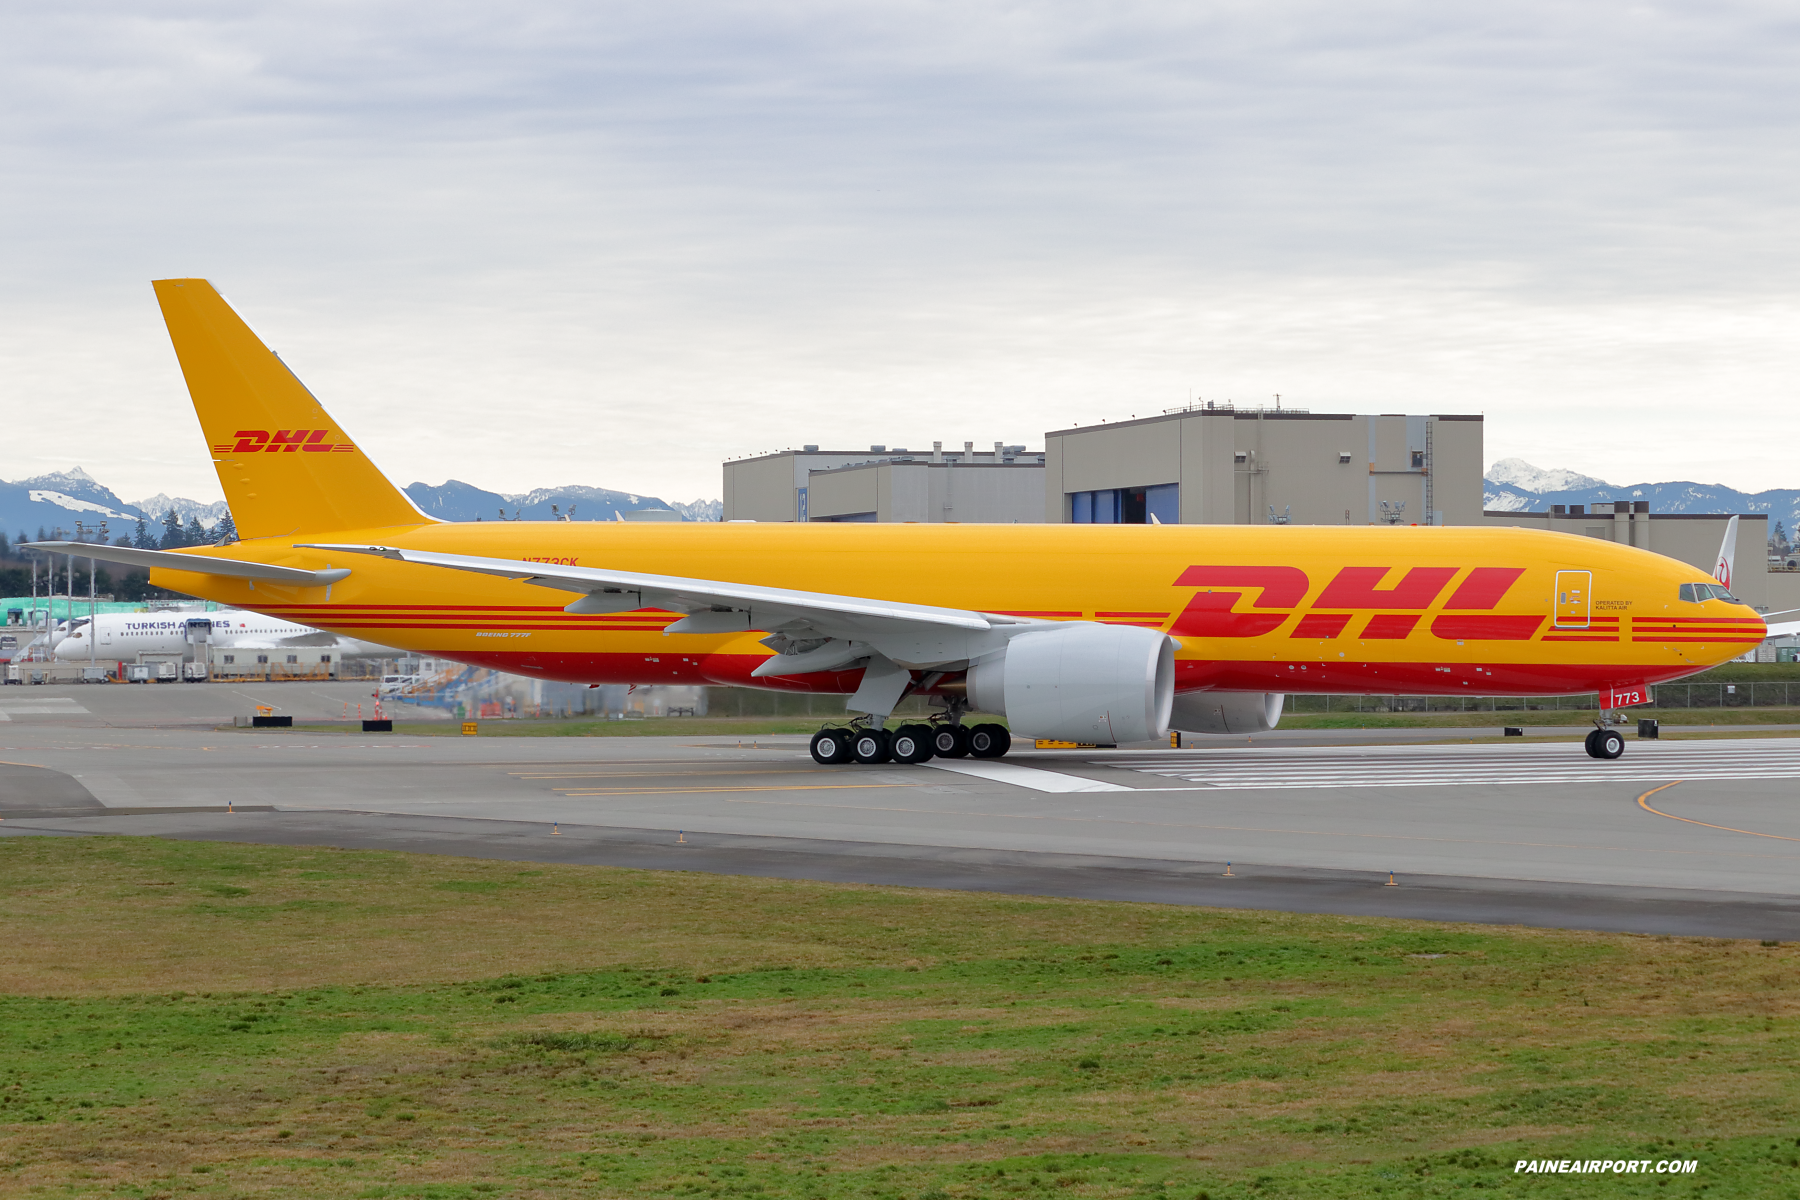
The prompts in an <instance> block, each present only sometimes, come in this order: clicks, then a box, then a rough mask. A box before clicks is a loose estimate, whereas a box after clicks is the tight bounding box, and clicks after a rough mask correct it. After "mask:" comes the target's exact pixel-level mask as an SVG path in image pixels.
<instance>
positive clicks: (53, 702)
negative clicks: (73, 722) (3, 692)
mask: <svg viewBox="0 0 1800 1200" xmlns="http://www.w3.org/2000/svg"><path fill="white" fill-rule="evenodd" d="M86 711H87V709H86V708H85V707H83V706H82V705H80V704H77V703H76V702H75V701H74V700H73V699H70V698H67V697H62V696H33V697H31V698H29V699H27V698H25V697H20V698H19V699H17V700H14V699H12V698H11V697H0V721H10V720H12V719H13V717H14V716H29V715H31V714H34V713H36V714H40V715H42V714H49V715H52V716H69V715H71V714H73V713H84V712H86Z"/></svg>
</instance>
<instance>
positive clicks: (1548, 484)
mask: <svg viewBox="0 0 1800 1200" xmlns="http://www.w3.org/2000/svg"><path fill="white" fill-rule="evenodd" d="M1487 480H1488V482H1489V483H1505V484H1511V485H1512V486H1513V487H1515V488H1518V489H1520V490H1522V491H1527V492H1572V491H1575V490H1577V489H1579V488H1591V487H1605V486H1607V484H1606V481H1605V480H1604V479H1595V478H1594V477H1593V476H1592V475H1583V474H1582V473H1581V472H1579V471H1570V470H1568V469H1566V468H1563V467H1557V468H1555V469H1554V470H1549V471H1546V470H1544V469H1543V468H1542V467H1534V466H1532V465H1531V464H1530V463H1528V462H1526V461H1525V460H1524V459H1522V458H1503V459H1501V460H1500V461H1499V462H1497V463H1495V464H1494V465H1493V466H1491V467H1489V468H1488V469H1487Z"/></svg>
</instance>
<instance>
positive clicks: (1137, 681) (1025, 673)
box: [968, 622, 1175, 744]
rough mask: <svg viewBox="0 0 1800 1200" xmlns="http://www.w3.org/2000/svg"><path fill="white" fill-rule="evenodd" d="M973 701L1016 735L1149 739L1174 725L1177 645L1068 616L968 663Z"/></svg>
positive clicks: (1127, 627)
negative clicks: (1067, 619)
mask: <svg viewBox="0 0 1800 1200" xmlns="http://www.w3.org/2000/svg"><path fill="white" fill-rule="evenodd" d="M968 686H969V703H970V704H972V705H973V706H974V707H976V708H978V709H980V710H981V711H982V712H991V713H998V714H1000V715H1001V716H1004V717H1005V718H1006V720H1007V723H1008V724H1009V725H1011V726H1012V730H1013V732H1014V733H1015V734H1019V735H1021V736H1024V737H1033V738H1053V739H1056V740H1058V741H1068V742H1108V743H1115V744H1116V743H1120V742H1147V741H1152V740H1154V739H1157V738H1161V737H1164V736H1166V735H1167V734H1168V731H1169V705H1170V703H1171V702H1172V701H1173V700H1174V698H1175V643H1174V642H1173V641H1171V640H1170V639H1169V637H1168V636H1167V635H1166V634H1162V633H1159V632H1157V631H1156V630H1154V629H1141V628H1137V627H1134V626H1130V625H1096V624H1091V623H1087V622H1070V623H1069V624H1067V625H1064V626H1062V627H1060V628H1057V629H1045V630H1040V631H1037V632H1035V633H1022V634H1020V635H1019V636H1018V637H1015V638H1013V639H1012V640H1010V641H1008V642H1007V643H1006V649H1004V650H1002V651H1001V652H1000V653H998V654H994V655H990V656H989V657H987V658H984V659H982V660H981V661H979V662H977V663H975V664H974V665H973V666H972V667H970V668H969V685H968Z"/></svg>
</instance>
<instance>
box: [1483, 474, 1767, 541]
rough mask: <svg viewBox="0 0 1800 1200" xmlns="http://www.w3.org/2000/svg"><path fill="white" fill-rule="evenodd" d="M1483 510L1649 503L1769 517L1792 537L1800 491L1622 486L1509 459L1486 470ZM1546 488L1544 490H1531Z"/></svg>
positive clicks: (1653, 507)
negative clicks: (1762, 514)
mask: <svg viewBox="0 0 1800 1200" xmlns="http://www.w3.org/2000/svg"><path fill="white" fill-rule="evenodd" d="M1484 482H1485V487H1484V488H1483V489H1482V493H1483V507H1485V508H1487V509H1489V510H1490V511H1493V512H1545V511H1547V510H1548V509H1549V508H1550V506H1551V505H1553V504H1562V505H1570V504H1580V505H1583V506H1588V507H1591V506H1593V505H1596V504H1599V505H1605V506H1608V507H1610V506H1611V505H1612V503H1613V502H1614V501H1616V500H1647V501H1649V502H1650V511H1651V512H1653V513H1767V514H1768V515H1769V529H1770V531H1771V532H1773V531H1774V528H1775V522H1777V521H1780V522H1781V523H1782V525H1783V527H1784V528H1785V529H1786V530H1787V531H1788V532H1789V533H1790V534H1792V533H1793V531H1794V529H1795V527H1796V525H1797V524H1800V488H1770V489H1769V490H1768V491H1764V492H1754V493H1751V492H1740V491H1738V490H1737V489H1736V488H1731V487H1726V486H1725V485H1723V484H1707V483H1694V482H1692V481H1689V480H1674V481H1671V482H1667V483H1634V484H1626V485H1624V486H1619V485H1615V484H1610V483H1607V482H1605V481H1603V480H1599V479H1595V478H1593V477H1592V476H1589V475H1583V474H1581V473H1579V472H1577V471H1569V470H1562V469H1558V470H1550V471H1546V470H1543V469H1541V468H1538V467H1534V466H1532V465H1531V464H1530V463H1528V462H1525V461H1523V460H1522V459H1517V458H1509V459H1504V460H1502V461H1501V462H1497V463H1495V464H1494V465H1493V466H1492V467H1490V468H1488V472H1487V478H1486V480H1485V481H1484ZM1528 484H1543V485H1545V486H1544V487H1542V489H1541V490H1540V489H1537V488H1533V487H1530V486H1527V485H1528Z"/></svg>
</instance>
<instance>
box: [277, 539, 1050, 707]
mask: <svg viewBox="0 0 1800 1200" xmlns="http://www.w3.org/2000/svg"><path fill="white" fill-rule="evenodd" d="M297 548H299V547H298V546H297ZM304 548H306V549H314V550H330V551H333V552H337V553H347V554H373V555H377V556H379V557H381V558H388V559H393V560H395V561H396V562H406V563H415V564H417V565H419V566H426V567H437V568H443V569H448V570H454V571H472V572H475V573H477V574H481V575H498V576H501V577H503V578H507V579H517V580H520V581H521V582H524V583H531V584H536V585H538V586H540V587H549V588H557V589H560V590H562V591H566V592H579V593H582V597H581V599H579V600H576V601H574V602H573V603H571V604H569V605H567V606H566V611H568V612H571V613H615V612H631V611H634V610H637V609H642V608H661V609H667V610H669V611H672V612H680V613H685V614H686V616H684V617H683V618H682V619H681V620H679V621H676V622H674V623H673V624H671V625H670V626H669V627H668V628H667V630H665V632H667V633H707V634H720V633H739V632H746V631H749V630H763V631H767V632H768V633H770V634H771V636H770V637H768V638H765V639H764V642H765V644H767V645H769V646H770V647H771V648H772V649H774V650H776V651H777V656H776V658H773V659H771V660H769V661H768V662H766V663H764V664H762V666H760V667H758V668H757V670H756V674H758V675H762V676H769V675H790V674H800V673H803V672H809V671H830V670H835V669H837V668H838V667H844V666H848V665H850V664H851V663H854V662H857V661H860V660H863V659H871V658H873V657H874V656H876V655H879V656H881V657H884V658H887V659H889V660H891V661H892V662H894V663H896V664H902V665H907V666H913V667H932V666H942V665H945V664H949V663H960V662H966V661H968V660H969V659H971V658H974V657H976V656H977V655H980V654H984V653H987V652H988V651H990V650H996V649H999V648H1000V647H1001V646H1003V645H1005V643H1006V640H1007V638H1008V637H1010V636H1011V635H1012V634H1014V633H1019V632H1023V631H1025V630H1026V629H1031V628H1039V627H1042V626H1043V625H1045V624H1049V622H1043V621H1033V620H1029V619H1027V618H1021V617H1008V616H1002V615H998V614H994V613H981V612H972V611H970V610H967V609H958V608H938V607H935V606H933V605H928V604H908V603H905V602H902V601H895V600H876V599H869V598H865V597H861V596H839V595H833V594H831V593H829V592H802V591H795V590H793V589H789V588H775V587H765V586H762V585H760V584H748V583H730V582H726V581H722V580H716V579H689V578H685V577H682V576H678V575H649V574H644V573H641V572H636V571H612V570H605V569H601V568H595V567H571V566H563V565H560V564H556V563H535V562H525V561H523V560H520V559H508V558H481V557H477V556H473V555H467V554H436V553H432V552H429V551H423V550H407V549H401V548H399V547H395V546H350V545H341V544H336V543H333V544H329V545H327V544H320V543H306V544H305V545H304Z"/></svg>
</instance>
